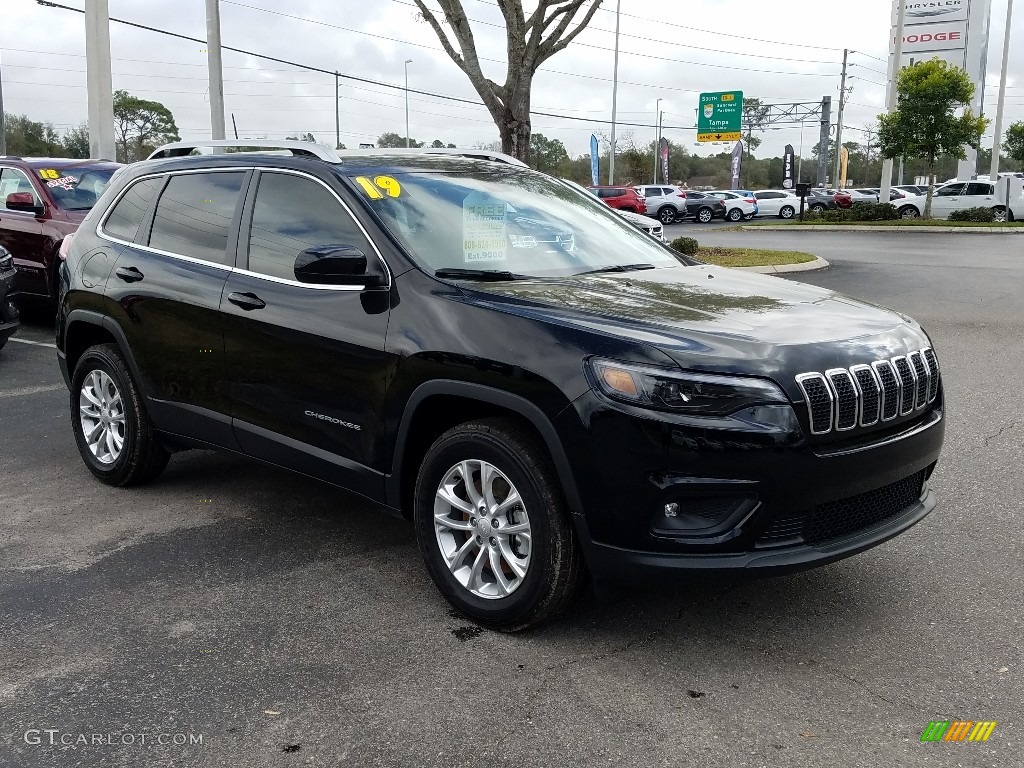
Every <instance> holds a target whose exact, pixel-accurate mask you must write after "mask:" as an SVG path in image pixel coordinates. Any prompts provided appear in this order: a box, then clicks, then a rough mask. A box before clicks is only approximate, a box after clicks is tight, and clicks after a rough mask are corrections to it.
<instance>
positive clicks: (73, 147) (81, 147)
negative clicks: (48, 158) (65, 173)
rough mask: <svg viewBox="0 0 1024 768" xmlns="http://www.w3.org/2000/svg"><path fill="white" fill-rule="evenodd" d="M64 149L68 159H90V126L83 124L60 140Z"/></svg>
mask: <svg viewBox="0 0 1024 768" xmlns="http://www.w3.org/2000/svg"><path fill="white" fill-rule="evenodd" d="M60 143H61V146H62V147H63V148H64V152H63V154H64V155H65V156H67V157H73V158H86V157H89V125H88V124H87V123H82V124H81V125H79V126H78V127H76V128H72V129H71V130H69V131H68V132H67V133H65V134H64V137H63V138H62V139H61V140H60Z"/></svg>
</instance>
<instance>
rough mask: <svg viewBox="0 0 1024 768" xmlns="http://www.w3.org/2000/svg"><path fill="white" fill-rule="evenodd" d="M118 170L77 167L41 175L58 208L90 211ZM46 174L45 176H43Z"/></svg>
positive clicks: (85, 166)
mask: <svg viewBox="0 0 1024 768" xmlns="http://www.w3.org/2000/svg"><path fill="white" fill-rule="evenodd" d="M115 170H117V169H116V168H103V167H99V168H97V167H95V166H88V165H75V166H71V167H67V168H62V169H61V170H60V171H40V172H39V175H40V177H41V179H42V182H43V184H45V185H46V188H47V190H48V191H49V193H50V196H51V197H53V201H54V202H55V203H56V204H57V207H58V208H63V209H64V210H67V211H88V210H89V209H90V208H92V207H93V206H94V205H96V201H97V200H99V199H100V195H102V194H103V190H105V189H106V188H107V185H108V184H109V183H110V177H111V176H113V175H114V171H115ZM44 173H46V175H45V176H44V175H43V174H44Z"/></svg>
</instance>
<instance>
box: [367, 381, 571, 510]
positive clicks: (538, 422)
mask: <svg viewBox="0 0 1024 768" xmlns="http://www.w3.org/2000/svg"><path fill="white" fill-rule="evenodd" d="M434 395H450V396H455V397H464V398H467V399H469V400H479V401H480V402H483V403H488V404H489V405H496V406H498V407H499V408H505V409H506V410H509V411H512V412H513V413H515V414H517V415H519V416H522V417H523V418H524V419H526V420H527V421H528V422H530V424H531V425H533V427H534V429H536V430H537V432H538V433H539V434H540V437H541V439H542V440H543V441H544V444H545V446H546V447H547V449H548V453H549V454H550V455H551V460H552V462H553V463H554V466H555V471H556V472H557V473H558V479H559V482H560V483H561V485H562V491H563V493H565V500H566V502H567V503H568V505H569V511H570V512H571V513H572V514H573V516H574V517H579V516H582V515H583V504H582V500H581V498H580V494H579V489H578V488H577V486H576V476H575V473H574V472H573V470H572V466H571V464H570V463H569V457H568V456H567V455H566V453H565V449H564V447H563V446H562V441H561V440H560V439H559V436H558V432H557V431H556V430H555V427H554V424H552V422H551V419H549V418H548V416H547V415H546V414H545V413H544V411H542V410H541V409H540V408H538V407H537V406H536V405H534V404H533V403H532V402H530V401H529V400H527V399H526V398H524V397H520V396H519V395H514V394H512V393H510V392H506V391H504V390H500V389H494V388H493V387H489V386H485V385H483V384H473V383H470V382H466V381H457V380H454V379H435V380H433V381H427V382H424V383H423V384H420V385H419V386H418V387H417V388H416V389H415V390H414V391H413V393H412V395H410V396H409V400H408V402H407V403H406V406H405V411H404V413H403V414H402V420H401V422H400V424H399V426H398V432H397V433H396V437H395V448H394V454H393V458H392V462H391V467H392V472H391V474H389V475H388V476H387V490H386V493H387V498H388V505H389V506H391V507H395V508H398V507H400V506H401V481H402V476H403V473H404V470H405V467H404V461H405V448H406V444H407V442H408V437H409V426H410V424H412V421H413V417H414V416H415V415H416V412H417V410H418V409H419V407H420V405H421V404H422V403H423V401H424V400H426V399H427V398H429V397H432V396H434Z"/></svg>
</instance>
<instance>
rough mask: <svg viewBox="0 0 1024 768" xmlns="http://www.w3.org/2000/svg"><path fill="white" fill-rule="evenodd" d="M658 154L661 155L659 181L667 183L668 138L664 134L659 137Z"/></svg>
mask: <svg viewBox="0 0 1024 768" xmlns="http://www.w3.org/2000/svg"><path fill="white" fill-rule="evenodd" d="M659 154H660V156H661V183H662V184H668V183H669V182H668V139H666V138H665V137H664V136H662V137H661V148H660V152H659Z"/></svg>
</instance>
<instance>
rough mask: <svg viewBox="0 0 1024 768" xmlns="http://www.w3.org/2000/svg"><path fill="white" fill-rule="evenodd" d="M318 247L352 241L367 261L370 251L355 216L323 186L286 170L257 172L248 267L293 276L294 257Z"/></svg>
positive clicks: (271, 274)
mask: <svg viewBox="0 0 1024 768" xmlns="http://www.w3.org/2000/svg"><path fill="white" fill-rule="evenodd" d="M319 245H352V246H355V247H356V248H358V249H359V250H361V251H362V252H363V253H364V254H365V255H366V258H367V261H370V260H372V259H373V258H374V256H373V254H374V251H373V249H372V247H371V246H370V244H369V242H367V240H366V237H364V236H363V233H362V231H361V230H360V229H359V226H358V225H357V224H356V222H355V219H353V218H352V216H351V215H349V213H348V211H346V210H345V209H344V208H342V207H341V205H340V204H339V203H338V201H337V199H336V198H335V197H334V195H332V194H331V193H330V192H329V191H328V190H327V189H325V188H324V187H323V185H321V184H319V183H317V182H315V181H313V180H312V179H307V178H304V177H302V176H295V175H292V174H289V173H266V172H264V173H263V174H261V175H260V186H259V190H258V191H257V193H256V204H255V205H254V206H253V211H252V227H251V228H250V231H249V270H250V271H252V272H259V273H260V274H261V275H269V276H271V277H281V278H284V279H286V280H294V279H295V258H296V257H297V256H298V255H299V254H300V253H302V252H303V251H304V250H306V249H307V248H311V247H314V246H319Z"/></svg>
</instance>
